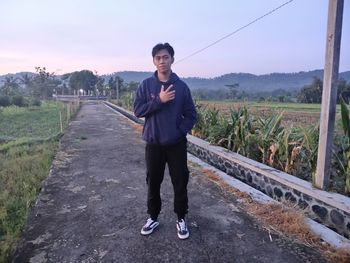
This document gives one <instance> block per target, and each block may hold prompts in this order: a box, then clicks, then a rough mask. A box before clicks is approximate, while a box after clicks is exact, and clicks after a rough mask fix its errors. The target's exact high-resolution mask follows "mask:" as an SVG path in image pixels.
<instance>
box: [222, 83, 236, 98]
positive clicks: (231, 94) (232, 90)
mask: <svg viewBox="0 0 350 263" xmlns="http://www.w3.org/2000/svg"><path fill="white" fill-rule="evenodd" d="M225 86H226V87H228V89H229V99H230V100H234V99H235V98H236V95H237V93H238V88H239V84H238V83H235V84H228V85H225Z"/></svg>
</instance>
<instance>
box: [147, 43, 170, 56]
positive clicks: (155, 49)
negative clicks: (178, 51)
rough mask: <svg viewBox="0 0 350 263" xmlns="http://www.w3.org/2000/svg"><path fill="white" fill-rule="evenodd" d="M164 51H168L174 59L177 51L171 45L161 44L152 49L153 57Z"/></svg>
mask: <svg viewBox="0 0 350 263" xmlns="http://www.w3.org/2000/svg"><path fill="white" fill-rule="evenodd" d="M162 49H166V50H167V51H168V52H169V54H170V56H171V57H172V58H173V57H174V54H175V51H174V49H173V47H172V46H170V45H169V43H164V44H162V43H159V44H157V45H155V46H154V47H153V49H152V57H155V55H156V54H157V53H158V52H159V51H160V50H162Z"/></svg>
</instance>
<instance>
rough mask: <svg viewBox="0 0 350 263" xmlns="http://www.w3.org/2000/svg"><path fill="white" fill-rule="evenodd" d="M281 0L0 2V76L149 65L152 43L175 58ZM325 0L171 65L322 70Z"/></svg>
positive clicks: (345, 34)
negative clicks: (172, 52) (170, 49)
mask: <svg viewBox="0 0 350 263" xmlns="http://www.w3.org/2000/svg"><path fill="white" fill-rule="evenodd" d="M285 2H287V0H222V1H220V0H216V1H210V0H177V1H166V0H134V1H132V0H60V1H58V0H0V74H6V73H15V72H20V71H31V72H34V71H35V67H36V66H41V67H44V66H45V67H46V68H47V69H48V71H49V72H55V73H56V74H63V73H67V72H73V71H77V70H83V69H89V70H92V71H97V72H98V74H109V73H113V72H116V71H124V70H133V71H153V70H154V66H153V63H152V56H151V49H152V47H153V46H154V45H155V44H157V43H159V42H169V43H170V44H171V45H172V46H173V47H174V49H175V61H176V60H180V59H182V58H184V57H186V56H188V55H189V54H191V53H193V52H195V51H197V50H199V49H201V48H203V47H205V46H207V45H209V44H211V43H212V42H214V41H216V40H218V39H220V38H221V37H223V36H225V35H227V34H229V33H231V32H233V31H235V30H236V29H238V28H240V27H242V26H244V25H246V24H248V23H249V22H251V21H253V20H254V19H256V18H258V17H260V16H262V15H263V14H265V13H267V12H269V11H270V10H272V9H274V8H276V7H278V6H279V5H281V4H283V3H285ZM327 15H328V0H294V1H293V2H291V3H289V4H288V5H286V6H284V7H282V8H281V9H279V10H277V11H276V12H274V13H273V14H271V15H269V16H267V17H265V18H263V19H262V20H260V21H258V22H256V23H255V24H252V25H251V26H249V27H247V28H245V29H243V30H242V31H240V32H238V33H236V34H234V35H233V36H231V37H229V38H227V39H225V40H223V41H222V42H220V43H218V44H216V45H214V46H213V47H210V48H208V49H206V50H205V51H203V52H201V53H199V54H197V55H195V56H193V57H191V58H189V59H187V60H185V61H182V62H180V63H178V64H174V65H173V71H174V72H176V73H178V74H179V75H180V76H183V77H189V76H195V77H215V76H219V75H223V74H226V73H231V72H246V73H252V74H267V73H272V72H299V71H308V70H314V69H322V68H323V67H324V57H325V44H326V25H327ZM346 70H350V0H344V14H343V30H342V46H341V55H340V71H346Z"/></svg>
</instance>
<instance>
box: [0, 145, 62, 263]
mask: <svg viewBox="0 0 350 263" xmlns="http://www.w3.org/2000/svg"><path fill="white" fill-rule="evenodd" d="M57 145H58V142H57V140H50V141H45V142H30V141H24V140H22V144H18V145H14V146H11V147H6V144H5V145H4V146H2V147H1V148H0V262H7V261H9V260H10V257H11V255H12V253H13V251H14V248H15V246H16V242H17V239H18V237H19V234H20V232H21V230H22V228H23V226H24V224H25V221H26V218H27V213H28V211H29V208H30V206H31V204H32V203H33V202H34V201H35V199H36V197H37V194H38V192H39V190H40V185H41V182H42V180H43V179H44V178H45V177H46V176H47V174H48V171H49V168H50V165H51V162H52V159H53V156H54V153H55V151H56V149H57Z"/></svg>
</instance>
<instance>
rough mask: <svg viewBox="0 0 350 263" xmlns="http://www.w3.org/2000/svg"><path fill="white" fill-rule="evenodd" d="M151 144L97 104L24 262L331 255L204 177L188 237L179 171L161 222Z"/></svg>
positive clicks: (44, 206) (35, 218)
mask: <svg viewBox="0 0 350 263" xmlns="http://www.w3.org/2000/svg"><path fill="white" fill-rule="evenodd" d="M144 146H145V145H144V143H143V142H142V141H141V139H140V135H139V133H137V132H135V129H134V128H133V127H132V122H131V121H129V120H127V119H126V118H125V117H124V116H121V115H119V114H118V113H115V112H114V111H112V110H111V109H109V108H107V107H106V106H105V105H103V104H102V103H99V102H87V103H85V104H84V105H83V107H82V109H81V111H80V112H79V114H78V116H77V117H76V119H75V120H74V121H73V122H72V123H71V125H70V127H69V128H68V130H67V131H66V134H65V135H64V136H63V138H62V140H61V148H60V150H59V152H58V154H57V156H56V159H55V161H54V164H53V169H52V171H51V173H50V176H49V177H48V178H47V180H46V181H45V183H44V186H43V189H42V191H41V193H40V195H39V198H38V201H37V203H36V205H35V206H34V207H33V208H32V210H31V212H30V215H29V218H28V222H27V226H26V228H25V230H24V232H23V236H22V239H21V241H20V244H19V246H18V249H17V251H16V254H15V258H14V262H35V263H40V262H249V263H251V262H269V263H272V262H278V263H279V262H293V263H294V262H303V263H305V262H318V263H321V262H325V261H324V260H323V259H322V256H321V255H319V254H318V253H317V252H316V251H315V250H313V249H310V248H308V247H305V246H302V245H299V244H296V243H293V242H291V241H288V240H285V239H283V238H281V237H278V236H273V242H271V241H270V239H269V236H268V234H267V232H265V231H263V230H261V229H260V228H259V226H258V225H256V223H255V222H254V220H252V219H251V218H250V217H249V216H248V215H247V214H246V213H245V212H244V211H242V210H241V209H240V208H239V207H238V203H237V201H236V200H235V199H234V198H233V197H227V196H226V195H224V194H222V193H221V192H220V191H218V189H217V186H216V185H214V184H213V183H212V182H211V181H209V180H208V179H207V178H206V177H205V176H204V175H198V174H194V173H193V174H192V176H191V178H190V182H189V188H188V189H189V207H190V213H189V215H188V218H187V220H188V224H189V228H190V233H191V236H190V238H189V239H188V240H179V239H178V237H177V235H176V226H175V221H176V216H175V214H174V213H173V200H172V199H173V192H172V186H171V183H170V177H169V176H168V175H166V176H165V178H164V182H163V185H162V198H163V210H162V213H161V214H160V216H159V220H160V226H159V228H158V229H157V230H156V231H155V232H154V233H153V234H152V235H150V236H148V237H144V236H141V235H140V229H141V227H142V225H143V224H144V223H145V220H146V219H147V214H146V199H145V198H146V180H145V162H144Z"/></svg>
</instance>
